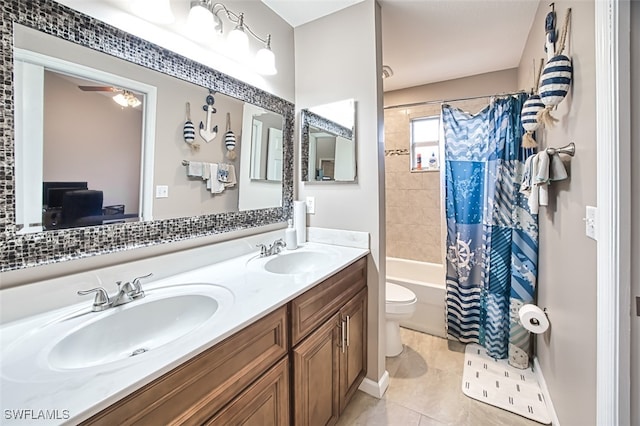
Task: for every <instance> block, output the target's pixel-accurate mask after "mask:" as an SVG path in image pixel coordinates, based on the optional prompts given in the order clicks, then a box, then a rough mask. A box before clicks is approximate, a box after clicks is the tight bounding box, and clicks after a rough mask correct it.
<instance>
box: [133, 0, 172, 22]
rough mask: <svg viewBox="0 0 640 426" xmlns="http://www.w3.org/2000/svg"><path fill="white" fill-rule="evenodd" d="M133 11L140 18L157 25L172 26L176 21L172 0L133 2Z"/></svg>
mask: <svg viewBox="0 0 640 426" xmlns="http://www.w3.org/2000/svg"><path fill="white" fill-rule="evenodd" d="M131 10H132V11H133V13H135V14H136V15H138V16H139V17H141V18H143V19H145V20H147V21H150V22H155V23H156V24H170V23H172V22H173V21H174V20H175V16H173V12H172V11H171V3H170V0H133V3H131Z"/></svg>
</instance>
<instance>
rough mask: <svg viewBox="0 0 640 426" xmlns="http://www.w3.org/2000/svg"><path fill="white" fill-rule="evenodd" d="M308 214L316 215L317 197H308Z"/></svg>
mask: <svg viewBox="0 0 640 426" xmlns="http://www.w3.org/2000/svg"><path fill="white" fill-rule="evenodd" d="M306 203H307V213H309V214H316V197H307V200H306Z"/></svg>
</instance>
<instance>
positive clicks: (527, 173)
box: [520, 154, 536, 197]
mask: <svg viewBox="0 0 640 426" xmlns="http://www.w3.org/2000/svg"><path fill="white" fill-rule="evenodd" d="M535 156H536V154H533V155H530V156H528V157H527V159H526V160H525V162H524V169H523V171H522V180H521V182H520V193H521V194H524V195H525V196H527V197H529V196H530V195H531V186H532V185H531V177H532V175H533V170H532V167H531V166H532V162H533V158H534V157H535Z"/></svg>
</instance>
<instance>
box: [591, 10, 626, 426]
mask: <svg viewBox="0 0 640 426" xmlns="http://www.w3.org/2000/svg"><path fill="white" fill-rule="evenodd" d="M594 7H595V53H596V58H595V59H596V64H595V65H596V127H597V130H596V137H597V203H598V223H597V225H598V231H597V237H598V238H597V239H598V248H597V262H598V273H597V363H596V383H597V389H596V417H597V424H598V425H613V424H615V425H622V426H624V425H629V424H630V422H631V419H630V415H631V413H630V411H631V410H630V408H631V405H630V387H631V379H630V371H631V363H630V355H631V345H630V339H631V333H630V321H631V317H630V307H631V282H630V281H631V278H630V265H631V258H630V254H629V252H630V233H629V232H628V230H629V229H630V225H631V178H630V171H631V169H630V145H631V143H630V139H631V136H630V132H631V125H630V122H631V114H630V97H629V93H630V86H631V83H630V34H629V32H630V28H631V27H630V3H629V0H595V1H594Z"/></svg>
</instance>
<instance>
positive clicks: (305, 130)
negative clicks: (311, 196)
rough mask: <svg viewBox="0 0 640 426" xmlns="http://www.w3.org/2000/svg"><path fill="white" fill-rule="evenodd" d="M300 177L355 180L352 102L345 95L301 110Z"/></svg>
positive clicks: (315, 179)
mask: <svg viewBox="0 0 640 426" xmlns="http://www.w3.org/2000/svg"><path fill="white" fill-rule="evenodd" d="M301 145H302V148H301V152H302V180H303V181H306V182H354V181H355V180H356V143H355V102H354V100H353V99H348V100H344V101H339V102H332V103H329V104H324V105H318V106H316V107H313V108H309V109H304V110H302V111H301Z"/></svg>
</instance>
